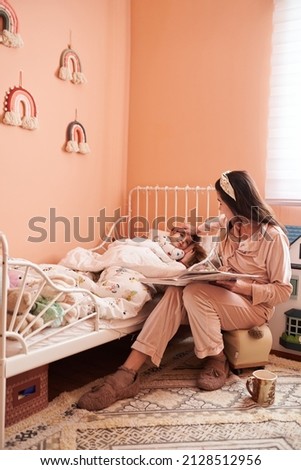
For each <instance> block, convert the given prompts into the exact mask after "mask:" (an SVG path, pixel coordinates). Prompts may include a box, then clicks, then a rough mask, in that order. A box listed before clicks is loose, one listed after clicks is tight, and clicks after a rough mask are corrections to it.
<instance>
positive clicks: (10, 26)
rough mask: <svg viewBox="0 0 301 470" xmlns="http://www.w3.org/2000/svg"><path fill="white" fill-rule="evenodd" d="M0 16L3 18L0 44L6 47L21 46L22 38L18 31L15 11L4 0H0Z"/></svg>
mask: <svg viewBox="0 0 301 470" xmlns="http://www.w3.org/2000/svg"><path fill="white" fill-rule="evenodd" d="M0 18H2V20H3V30H2V31H0V44H3V45H4V46H7V47H22V46H23V45H24V43H23V40H22V38H21V36H20V34H19V33H18V27H19V25H18V18H17V15H16V12H15V11H14V9H13V8H12V6H11V5H9V3H7V2H6V1H5V0H0Z"/></svg>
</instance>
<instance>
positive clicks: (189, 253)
mask: <svg viewBox="0 0 301 470" xmlns="http://www.w3.org/2000/svg"><path fill="white" fill-rule="evenodd" d="M193 258H194V249H193V248H190V249H186V250H185V255H184V256H183V258H182V259H180V261H181V263H182V264H184V266H186V268H187V266H190V263H191V260H192V259H193Z"/></svg>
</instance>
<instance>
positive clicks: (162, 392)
mask: <svg viewBox="0 0 301 470" xmlns="http://www.w3.org/2000/svg"><path fill="white" fill-rule="evenodd" d="M198 362H199V360H197V359H196V357H195V356H194V353H193V343H192V340H191V338H189V337H187V338H180V339H177V338H176V339H175V340H174V341H173V342H172V343H171V344H170V346H169V347H168V349H167V351H166V354H165V357H164V361H163V363H162V365H161V367H160V368H159V369H157V368H154V367H149V366H148V367H145V368H144V370H143V371H142V374H141V375H142V389H141V391H140V393H139V394H138V395H137V396H136V397H135V398H131V399H126V400H122V401H119V402H117V403H115V404H114V405H112V406H111V407H109V408H107V409H106V410H103V411H100V412H87V411H85V410H79V409H77V407H76V401H77V399H78V398H79V396H80V395H81V394H82V393H83V392H85V391H87V390H88V389H89V388H90V387H91V386H93V385H96V384H97V383H99V382H100V381H101V379H99V380H98V381H95V382H93V383H92V384H89V385H87V386H85V387H82V388H81V389H78V390H75V391H73V392H71V393H63V394H61V395H60V396H59V397H57V398H56V399H55V400H53V401H52V402H50V403H49V405H48V407H47V408H46V409H45V410H43V411H41V412H39V413H37V414H35V415H33V416H31V417H30V418H27V419H25V420H23V421H21V422H19V423H17V424H15V425H13V426H11V427H9V428H7V429H6V449H71V450H75V449H77V450H96V449H98V450H100V449H187V450H188V449H225V450H227V449H241V450H242V449H258V450H261V449H299V450H300V449H301V411H300V410H301V408H300V406H301V374H300V372H301V363H299V362H295V361H290V360H286V359H280V358H278V357H276V356H270V364H269V365H268V366H266V368H268V369H269V370H272V371H273V372H275V373H276V374H277V375H278V381H277V390H276V400H275V403H274V405H272V406H271V407H269V408H262V407H260V406H258V405H257V404H256V403H254V402H253V401H252V399H251V398H250V396H249V394H248V392H247V391H246V387H245V382H246V378H247V376H248V375H250V373H251V371H250V370H248V371H245V372H244V373H243V374H242V375H240V376H236V375H234V374H231V375H230V376H229V378H228V380H227V382H226V384H225V386H224V387H223V388H222V389H221V390H218V391H215V392H205V391H201V390H199V389H198V388H197V387H196V386H195V379H196V376H197V373H198V367H197V366H198Z"/></svg>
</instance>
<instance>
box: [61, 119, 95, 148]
mask: <svg viewBox="0 0 301 470" xmlns="http://www.w3.org/2000/svg"><path fill="white" fill-rule="evenodd" d="M65 150H66V152H69V153H72V152H79V153H82V154H87V153H90V151H91V150H90V147H89V145H88V143H87V136H86V131H85V129H84V127H83V125H82V124H80V123H79V122H78V121H77V120H76V119H75V121H72V122H70V123H69V124H68V127H67V144H66V148H65Z"/></svg>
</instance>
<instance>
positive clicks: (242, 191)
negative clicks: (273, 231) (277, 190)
mask: <svg viewBox="0 0 301 470" xmlns="http://www.w3.org/2000/svg"><path fill="white" fill-rule="evenodd" d="M225 182H226V183H225ZM223 188H224V189H223ZM215 189H216V191H217V192H218V194H219V195H220V197H221V199H222V201H223V202H224V203H225V204H226V205H227V206H228V207H229V209H230V210H231V212H232V213H233V215H234V217H235V216H237V218H241V219H243V218H245V219H247V220H251V221H253V222H254V223H257V224H263V223H268V224H270V225H274V226H276V225H277V226H279V227H281V228H282V229H283V230H284V231H285V228H284V227H283V226H282V225H281V224H280V223H279V222H278V221H277V220H276V218H275V216H274V213H273V212H272V210H271V209H270V207H269V206H268V205H267V204H266V203H265V202H264V200H263V198H262V197H261V195H260V193H259V191H258V189H257V186H256V184H255V182H254V180H253V179H252V178H251V176H250V175H249V174H248V173H247V172H246V171H243V170H235V171H229V172H227V173H223V174H222V176H221V178H219V179H218V180H217V181H216V183H215Z"/></svg>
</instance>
